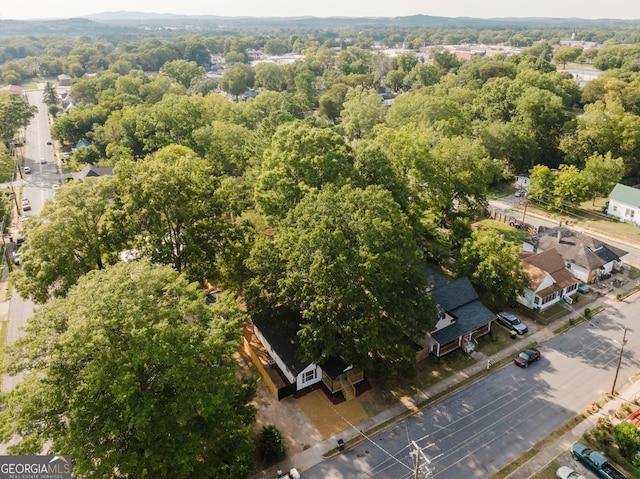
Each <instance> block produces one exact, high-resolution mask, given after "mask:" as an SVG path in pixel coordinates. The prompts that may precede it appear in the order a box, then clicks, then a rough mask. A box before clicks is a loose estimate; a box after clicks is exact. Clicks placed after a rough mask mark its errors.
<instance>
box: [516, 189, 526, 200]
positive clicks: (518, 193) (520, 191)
mask: <svg viewBox="0 0 640 479" xmlns="http://www.w3.org/2000/svg"><path fill="white" fill-rule="evenodd" d="M514 195H515V196H517V197H518V198H520V197H521V196H527V192H526V191H524V190H517V191H516V192H515V193H514Z"/></svg>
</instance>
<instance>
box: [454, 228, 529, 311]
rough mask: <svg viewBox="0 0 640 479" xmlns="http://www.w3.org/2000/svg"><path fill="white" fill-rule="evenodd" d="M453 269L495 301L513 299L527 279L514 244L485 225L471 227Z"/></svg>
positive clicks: (520, 291)
mask: <svg viewBox="0 0 640 479" xmlns="http://www.w3.org/2000/svg"><path fill="white" fill-rule="evenodd" d="M456 273H457V275H458V277H462V276H467V277H468V278H469V280H471V282H472V283H473V285H474V286H475V287H476V288H477V289H478V292H479V293H480V294H481V295H484V296H485V297H487V298H488V299H490V300H491V301H495V302H499V303H507V302H509V301H512V300H514V299H515V298H516V295H518V294H522V293H523V292H524V288H525V286H526V285H527V284H528V283H529V275H528V274H527V273H526V272H524V271H523V269H522V263H521V261H520V256H519V255H518V250H517V249H516V247H515V245H513V244H512V243H507V242H505V240H504V236H502V235H501V234H499V233H498V234H497V233H496V232H495V231H491V230H487V229H484V230H477V231H474V232H473V233H472V234H471V239H470V240H469V241H466V242H465V243H464V244H463V245H462V248H460V258H459V259H458V263H457V265H456Z"/></svg>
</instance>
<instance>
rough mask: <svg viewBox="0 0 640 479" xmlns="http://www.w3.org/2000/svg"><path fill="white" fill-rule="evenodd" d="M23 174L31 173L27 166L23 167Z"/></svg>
mask: <svg viewBox="0 0 640 479" xmlns="http://www.w3.org/2000/svg"><path fill="white" fill-rule="evenodd" d="M24 172H25V173H26V174H29V173H31V167H29V166H25V167H24Z"/></svg>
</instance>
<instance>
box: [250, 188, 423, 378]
mask: <svg viewBox="0 0 640 479" xmlns="http://www.w3.org/2000/svg"><path fill="white" fill-rule="evenodd" d="M421 264H422V258H421V256H420V254H419V253H418V248H417V245H416V242H415V238H414V235H413V231H412V229H411V227H410V225H409V223H408V221H407V218H406V216H405V215H404V214H403V213H402V211H401V210H400V208H399V206H398V204H397V203H396V202H395V201H394V200H393V198H392V197H391V195H390V194H389V192H387V191H385V190H383V189H382V188H380V187H379V186H370V187H368V188H366V189H365V190H361V189H359V188H353V187H351V186H344V187H343V188H341V189H339V188H335V187H327V188H324V189H323V190H321V191H319V192H313V193H309V194H308V195H307V196H305V197H304V198H303V199H302V200H301V202H300V203H299V204H298V206H296V207H295V209H293V210H292V211H291V212H290V214H289V215H288V216H287V218H286V220H285V221H284V222H283V223H282V225H281V227H279V228H278V229H277V231H276V232H275V235H274V239H273V242H272V241H266V240H265V241H262V242H259V243H258V244H257V246H256V248H255V250H254V252H253V253H252V258H251V261H250V265H251V268H252V270H253V272H254V274H255V279H254V280H253V281H252V284H251V287H250V288H249V290H250V292H251V293H252V300H251V302H252V304H254V305H255V304H260V301H264V299H265V297H264V294H265V293H267V294H268V295H269V296H267V297H266V299H268V300H269V301H268V302H269V303H270V304H271V305H273V304H278V303H279V304H284V305H287V306H289V307H290V308H291V309H293V310H297V311H301V312H302V316H303V324H302V327H301V331H300V333H299V338H300V345H301V347H302V349H303V351H304V356H305V357H306V358H307V359H309V360H314V361H318V360H320V359H321V358H322V357H326V356H332V355H341V356H342V357H343V358H344V359H345V361H347V362H348V363H351V364H353V365H356V366H360V367H362V368H364V369H365V370H367V371H371V372H375V371H385V372H387V373H388V372H390V371H396V372H397V371H401V370H405V371H406V370H411V369H412V368H413V367H414V364H415V352H414V350H413V348H412V347H411V345H410V343H409V342H407V340H406V338H407V337H409V338H414V339H415V338H422V337H423V336H424V335H425V333H426V332H427V331H428V330H429V328H430V326H431V325H432V324H433V323H432V321H433V319H434V314H435V311H434V309H433V307H432V304H431V303H430V300H429V298H428V296H427V295H426V294H425V293H424V291H425V289H424V285H425V279H424V277H423V275H422V272H421V269H420V266H421ZM260 298H262V299H260ZM263 307H264V306H263Z"/></svg>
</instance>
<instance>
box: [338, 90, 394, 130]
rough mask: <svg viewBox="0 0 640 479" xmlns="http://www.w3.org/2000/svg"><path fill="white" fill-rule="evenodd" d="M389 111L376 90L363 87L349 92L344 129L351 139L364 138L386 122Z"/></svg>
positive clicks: (345, 108)
mask: <svg viewBox="0 0 640 479" xmlns="http://www.w3.org/2000/svg"><path fill="white" fill-rule="evenodd" d="M386 113H387V110H386V108H385V106H384V104H383V103H382V98H380V95H378V94H377V93H376V92H375V91H374V90H368V89H365V88H363V87H361V86H357V87H356V88H354V89H352V90H349V92H347V95H346V101H345V102H344V109H343V110H342V127H343V128H344V131H345V133H346V134H347V136H348V137H349V138H351V139H358V138H362V137H363V136H365V135H367V134H368V133H369V132H371V130H373V127H375V126H376V125H378V124H380V123H382V122H383V121H384V117H385V114H386Z"/></svg>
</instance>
